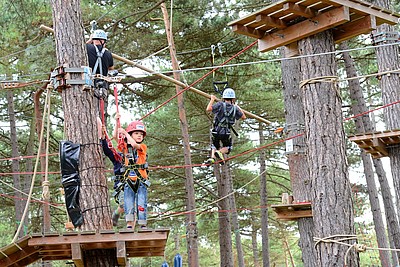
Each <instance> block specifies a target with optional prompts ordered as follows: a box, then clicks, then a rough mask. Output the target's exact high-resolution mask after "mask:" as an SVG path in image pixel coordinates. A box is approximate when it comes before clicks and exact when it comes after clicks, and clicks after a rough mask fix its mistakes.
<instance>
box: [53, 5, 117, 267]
mask: <svg viewBox="0 0 400 267" xmlns="http://www.w3.org/2000/svg"><path fill="white" fill-rule="evenodd" d="M51 4H52V10H53V24H54V35H55V41H56V42H55V43H56V54H57V64H58V65H59V66H60V65H68V67H70V68H80V67H81V66H88V59H87V53H86V49H85V43H84V35H83V24H82V18H81V10H80V1H79V0H71V1H63V0H52V1H51ZM71 79H77V80H79V79H81V74H71ZM61 97H62V105H63V110H64V132H65V136H66V138H67V139H68V140H70V141H71V142H73V143H77V144H80V145H81V150H80V159H79V173H80V179H81V190H80V208H81V210H82V215H83V219H84V222H83V225H82V226H81V228H82V230H92V231H93V230H100V229H112V222H111V209H110V203H109V196H108V187H107V181H106V177H105V175H104V172H103V171H104V162H103V158H102V153H101V149H100V146H99V144H98V137H97V123H96V117H97V114H98V113H97V112H96V110H97V108H96V106H95V104H94V103H95V101H94V96H93V94H92V93H91V92H90V91H84V90H83V85H71V86H70V87H69V88H66V89H64V90H62V92H61ZM115 256H116V255H115V252H114V253H110V251H107V250H91V251H84V258H85V265H86V266H100V267H101V266H114V265H112V264H115V260H116V257H115Z"/></svg>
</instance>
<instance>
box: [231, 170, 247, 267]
mask: <svg viewBox="0 0 400 267" xmlns="http://www.w3.org/2000/svg"><path fill="white" fill-rule="evenodd" d="M227 164H228V166H229V163H227ZM228 166H227V169H228V172H227V173H228V177H227V178H228V179H229V186H230V192H229V193H230V194H231V193H232V192H233V181H232V172H231V169H230V168H229V167H228ZM229 200H230V206H231V211H232V212H231V219H232V227H233V232H234V233H235V243H236V253H237V258H238V266H239V267H244V266H245V265H244V256H243V247H242V239H241V236H240V224H239V219H238V214H237V209H236V200H235V194H231V195H230V196H229Z"/></svg>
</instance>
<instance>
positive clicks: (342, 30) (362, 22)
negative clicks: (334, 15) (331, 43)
mask: <svg viewBox="0 0 400 267" xmlns="http://www.w3.org/2000/svg"><path fill="white" fill-rule="evenodd" d="M375 29H376V18H375V16H365V17H363V18H361V19H359V20H356V21H354V22H353V21H351V22H349V23H346V24H344V25H341V26H339V27H338V28H336V29H334V31H333V39H334V40H335V43H340V42H343V41H345V40H348V39H350V38H353V37H355V36H358V35H360V34H365V33H369V32H371V31H373V30H375Z"/></svg>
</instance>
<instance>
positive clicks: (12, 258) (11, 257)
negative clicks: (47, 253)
mask: <svg viewBox="0 0 400 267" xmlns="http://www.w3.org/2000/svg"><path fill="white" fill-rule="evenodd" d="M39 251H40V248H39V249H38V248H34V247H24V248H23V249H22V250H19V249H18V251H16V252H13V253H10V254H7V255H8V257H6V258H4V259H2V260H0V266H9V265H11V264H14V263H16V262H19V261H22V260H23V259H25V258H31V257H32V255H39ZM39 259H40V258H37V260H39Z"/></svg>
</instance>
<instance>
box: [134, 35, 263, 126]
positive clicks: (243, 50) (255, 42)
mask: <svg viewBox="0 0 400 267" xmlns="http://www.w3.org/2000/svg"><path fill="white" fill-rule="evenodd" d="M257 42H258V41H257V40H256V41H254V42H253V43H251V44H250V45H248V46H246V47H245V48H243V49H242V50H241V51H239V52H238V53H236V54H235V55H233V56H232V57H231V58H229V59H228V60H226V61H225V62H224V63H222V64H221V65H219V66H218V67H215V68H213V69H212V70H211V71H209V72H208V73H206V74H204V75H203V76H202V77H200V78H199V79H197V80H196V81H194V82H193V83H192V84H190V85H189V86H186V87H185V88H184V89H182V90H181V91H179V92H178V93H177V94H175V95H174V96H172V97H170V98H169V99H168V100H167V101H165V102H164V103H162V104H161V105H159V106H158V107H156V108H155V109H153V110H152V111H150V112H149V113H147V114H146V115H144V116H143V117H142V118H140V119H139V120H143V119H145V118H147V117H148V116H149V115H151V114H152V113H154V112H155V111H157V110H158V109H160V108H161V107H163V106H165V105H166V104H168V103H169V102H171V101H172V100H173V99H174V98H176V97H177V96H179V95H181V94H183V93H184V92H186V91H187V90H189V89H190V88H191V87H193V86H194V85H195V84H197V83H199V82H201V81H202V80H204V79H205V78H206V77H207V76H209V75H210V74H212V73H213V72H214V71H216V70H218V69H219V68H221V67H222V66H223V65H225V64H226V63H228V62H230V61H231V60H233V59H234V58H235V57H237V56H239V55H240V54H242V53H244V52H245V51H247V50H248V49H250V48H251V47H253V46H254V45H255V44H257Z"/></svg>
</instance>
